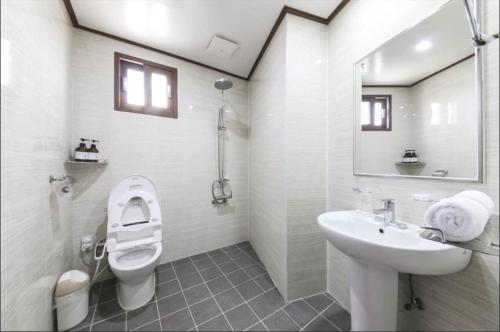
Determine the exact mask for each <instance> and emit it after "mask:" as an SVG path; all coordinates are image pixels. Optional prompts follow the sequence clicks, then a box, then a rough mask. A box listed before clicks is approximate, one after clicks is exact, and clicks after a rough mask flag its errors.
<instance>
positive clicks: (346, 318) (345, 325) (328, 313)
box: [323, 303, 351, 331]
mask: <svg viewBox="0 0 500 332" xmlns="http://www.w3.org/2000/svg"><path fill="white" fill-rule="evenodd" d="M323 316H324V317H325V318H326V319H328V320H329V321H330V322H332V323H333V324H335V326H337V327H338V328H339V329H341V330H342V331H350V330H351V315H350V314H349V313H348V312H347V311H346V310H345V309H344V308H342V307H341V306H340V305H339V304H337V303H335V304H333V305H332V306H330V307H329V308H328V309H326V310H325V312H323Z"/></svg>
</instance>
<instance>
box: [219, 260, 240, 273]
mask: <svg viewBox="0 0 500 332" xmlns="http://www.w3.org/2000/svg"><path fill="white" fill-rule="evenodd" d="M219 267H220V269H221V270H222V272H224V273H231V272H233V271H236V270H238V269H239V268H240V267H239V266H238V265H236V264H235V263H233V262H226V263H223V264H220V265H219Z"/></svg>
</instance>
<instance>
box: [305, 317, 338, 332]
mask: <svg viewBox="0 0 500 332" xmlns="http://www.w3.org/2000/svg"><path fill="white" fill-rule="evenodd" d="M304 331H338V329H337V328H336V327H335V326H333V325H332V324H331V323H330V322H329V321H327V320H326V319H325V318H323V317H321V316H319V317H317V318H315V319H314V320H313V321H312V322H310V323H309V324H307V325H306V326H305V327H304Z"/></svg>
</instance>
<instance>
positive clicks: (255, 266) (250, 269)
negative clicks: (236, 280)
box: [243, 264, 266, 278]
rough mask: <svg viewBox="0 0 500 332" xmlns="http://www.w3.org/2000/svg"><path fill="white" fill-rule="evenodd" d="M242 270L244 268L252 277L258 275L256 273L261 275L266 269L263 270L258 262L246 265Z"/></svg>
mask: <svg viewBox="0 0 500 332" xmlns="http://www.w3.org/2000/svg"><path fill="white" fill-rule="evenodd" d="M243 270H245V272H246V273H247V274H248V275H249V276H250V277H252V278H254V277H256V276H258V275H261V274H263V273H266V270H264V269H263V268H262V267H261V266H260V265H258V264H252V265H248V266H245V267H244V268H243Z"/></svg>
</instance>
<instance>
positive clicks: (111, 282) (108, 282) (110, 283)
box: [102, 278, 116, 289]
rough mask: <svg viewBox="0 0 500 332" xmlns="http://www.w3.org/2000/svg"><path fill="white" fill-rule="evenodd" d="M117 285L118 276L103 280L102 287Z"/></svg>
mask: <svg viewBox="0 0 500 332" xmlns="http://www.w3.org/2000/svg"><path fill="white" fill-rule="evenodd" d="M115 286H116V278H110V279H106V280H103V282H102V288H103V289H104V288H108V287H115Z"/></svg>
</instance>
